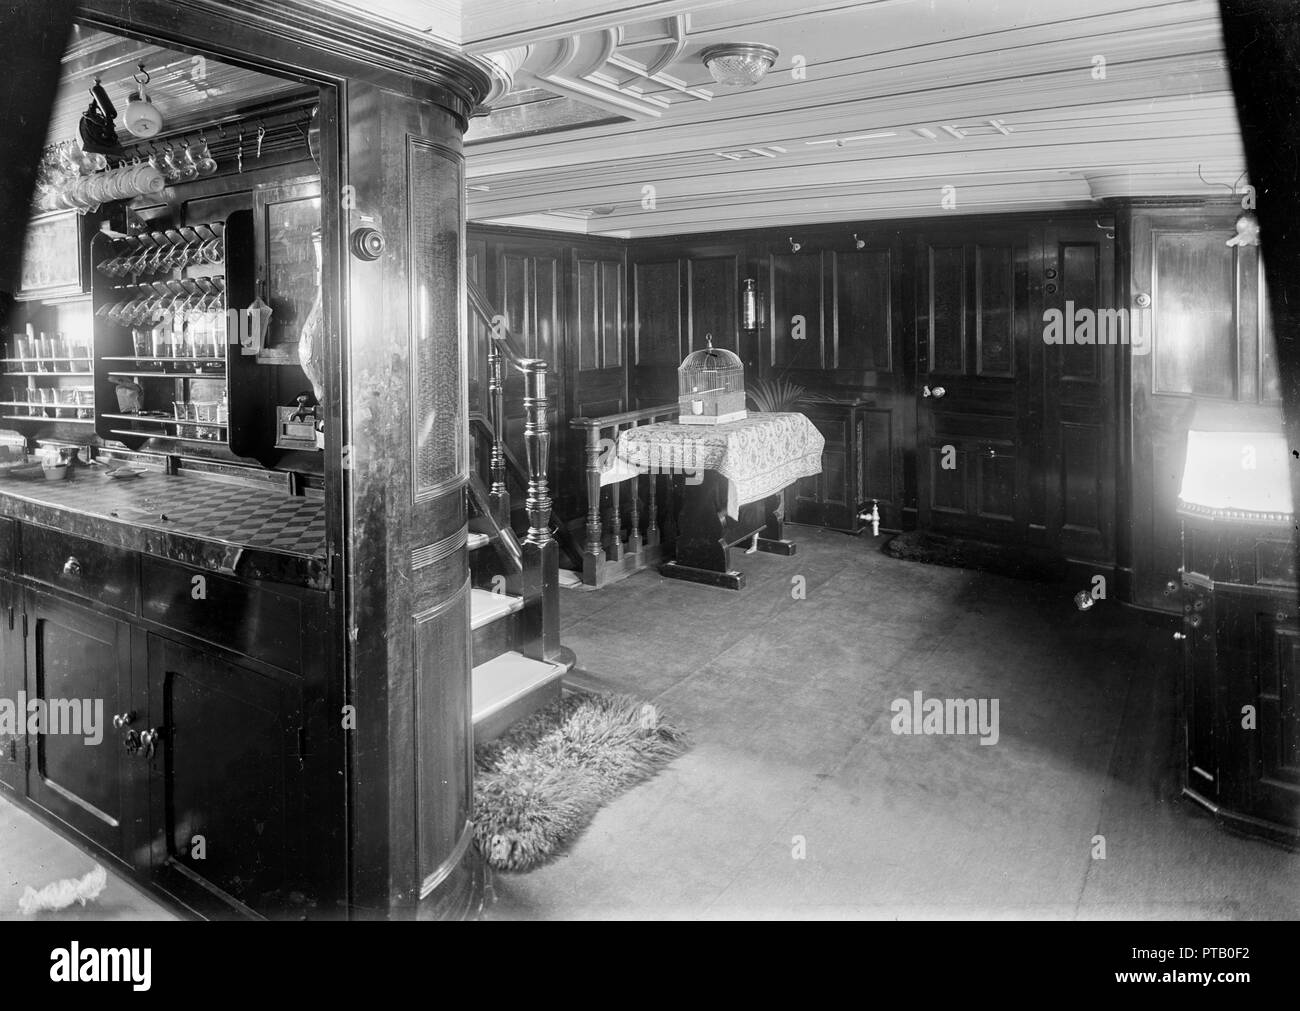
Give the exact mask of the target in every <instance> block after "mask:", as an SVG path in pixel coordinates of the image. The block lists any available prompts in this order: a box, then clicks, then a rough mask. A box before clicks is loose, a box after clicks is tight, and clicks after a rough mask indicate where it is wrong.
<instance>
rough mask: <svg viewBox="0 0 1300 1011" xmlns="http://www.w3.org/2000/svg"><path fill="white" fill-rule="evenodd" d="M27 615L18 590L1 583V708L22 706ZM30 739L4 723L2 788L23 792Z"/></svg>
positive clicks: (0, 759) (0, 728)
mask: <svg viewBox="0 0 1300 1011" xmlns="http://www.w3.org/2000/svg"><path fill="white" fill-rule="evenodd" d="M23 670H24V663H23V615H22V606H21V604H20V602H19V600H18V590H17V588H16V587H15V586H14V585H13V584H12V583H6V582H3V581H0V705H13V706H14V707H15V708H16V707H17V703H18V693H19V692H20V691H22V688H23ZM26 747H27V739H26V737H25V736H24V734H23V731H22V728H21V727H20V726H19V725H18V724H17V714H16V713H15V723H14V726H12V727H9V726H6V725H4V723H3V722H0V786H4V787H8V788H9V789H10V790H14V791H21V790H22V789H23V782H22V779H23V777H22V769H23V765H24V763H25V762H26Z"/></svg>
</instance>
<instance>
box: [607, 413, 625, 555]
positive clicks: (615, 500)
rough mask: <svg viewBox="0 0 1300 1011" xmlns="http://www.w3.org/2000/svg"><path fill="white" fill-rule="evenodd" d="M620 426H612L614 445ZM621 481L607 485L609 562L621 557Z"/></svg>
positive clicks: (616, 443)
mask: <svg viewBox="0 0 1300 1011" xmlns="http://www.w3.org/2000/svg"><path fill="white" fill-rule="evenodd" d="M620 431H621V428H620V427H619V426H618V425H615V426H614V445H615V446H617V445H618V435H619V432H620ZM622 487H623V482H622V481H615V482H614V483H613V484H611V485H610V486H609V499H610V502H611V504H612V508H611V510H610V525H609V547H608V549H606V554H607V555H608V556H609V560H610V561H611V562H617V561H620V560H621V559H622V558H623V503H622V498H621V490H622Z"/></svg>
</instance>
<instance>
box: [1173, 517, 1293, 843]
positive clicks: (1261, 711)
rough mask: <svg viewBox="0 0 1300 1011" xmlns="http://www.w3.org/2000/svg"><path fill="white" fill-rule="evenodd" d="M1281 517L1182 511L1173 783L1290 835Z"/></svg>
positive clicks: (1287, 582)
mask: <svg viewBox="0 0 1300 1011" xmlns="http://www.w3.org/2000/svg"><path fill="white" fill-rule="evenodd" d="M1289 534H1290V531H1289V530H1288V529H1287V528H1286V527H1281V528H1277V529H1267V528H1260V527H1259V526H1258V525H1257V526H1256V527H1255V528H1254V529H1252V528H1251V527H1250V526H1248V525H1242V524H1222V523H1219V524H1216V523H1213V522H1209V521H1200V520H1190V519H1188V520H1184V539H1185V540H1184V552H1183V565H1184V571H1183V573H1182V576H1181V592H1180V593H1173V594H1170V595H1169V599H1170V600H1171V601H1172V602H1173V603H1174V604H1175V606H1177V605H1179V604H1181V606H1182V611H1183V621H1182V626H1183V627H1182V630H1181V633H1180V634H1181V635H1182V636H1183V664H1184V668H1183V674H1184V680H1183V685H1184V687H1183V715H1184V728H1185V733H1186V752H1185V768H1184V788H1185V790H1186V792H1187V794H1188V795H1189V796H1191V797H1192V798H1193V799H1194V800H1196V801H1198V802H1199V803H1201V804H1204V805H1205V806H1206V807H1208V808H1209V809H1210V810H1211V811H1213V812H1214V813H1215V814H1216V815H1217V816H1218V817H1219V818H1220V819H1222V820H1223V821H1225V822H1227V823H1228V824H1230V825H1232V826H1233V827H1234V828H1236V829H1238V830H1239V831H1243V832H1248V833H1252V834H1256V835H1261V836H1263V837H1266V838H1270V839H1273V840H1276V841H1281V842H1284V843H1286V844H1288V845H1291V846H1295V845H1297V844H1300V614H1298V613H1297V609H1296V567H1295V566H1296V563H1295V553H1294V545H1293V544H1292V542H1291V539H1290V536H1289Z"/></svg>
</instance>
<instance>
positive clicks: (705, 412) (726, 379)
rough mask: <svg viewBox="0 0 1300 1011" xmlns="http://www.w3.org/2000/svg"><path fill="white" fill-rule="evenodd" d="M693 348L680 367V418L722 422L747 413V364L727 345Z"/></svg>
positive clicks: (691, 422) (699, 422)
mask: <svg viewBox="0 0 1300 1011" xmlns="http://www.w3.org/2000/svg"><path fill="white" fill-rule="evenodd" d="M707 341H708V346H707V347H705V348H701V349H700V350H699V351H692V352H691V353H690V354H689V355H687V356H686V358H685V360H683V362H682V364H681V365H680V366H678V368H677V402H678V405H679V406H680V407H681V414H680V415H679V416H678V419H677V420H678V421H680V422H681V423H682V424H683V425H721V424H724V423H725V422H728V421H740V420H741V419H742V418H744V417H747V415H748V412H747V411H746V410H745V366H744V365H743V364H741V361H740V359H739V358H737V357H736V356H735V355H734V354H732V353H731V352H730V351H728V350H726V348H715V347H714V346H713V338H712V337H711V336H710V337H708V338H707Z"/></svg>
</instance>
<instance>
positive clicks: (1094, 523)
mask: <svg viewBox="0 0 1300 1011" xmlns="http://www.w3.org/2000/svg"><path fill="white" fill-rule="evenodd" d="M1114 275H1115V267H1114V246H1113V243H1112V242H1111V240H1109V239H1107V238H1106V237H1105V235H1104V233H1103V231H1102V230H1101V229H1098V228H1097V227H1096V225H1095V224H1093V225H1092V226H1091V227H1090V226H1089V225H1086V224H1085V225H1051V226H1049V227H1048V228H1047V230H1046V234H1045V244H1044V258H1043V282H1044V283H1043V306H1044V308H1045V309H1054V310H1056V311H1059V312H1060V313H1061V314H1062V320H1063V321H1064V320H1065V319H1066V318H1067V315H1068V318H1069V321H1070V324H1071V326H1070V330H1069V333H1070V334H1071V336H1077V337H1083V336H1088V337H1090V338H1091V340H1092V343H1077V342H1076V343H1069V344H1063V345H1058V344H1052V345H1044V346H1041V354H1042V356H1043V357H1042V361H1043V368H1042V393H1041V398H1040V399H1039V391H1038V389H1037V388H1035V390H1034V395H1035V398H1036V399H1038V403H1037V404H1036V405H1035V411H1034V415H1035V417H1041V418H1042V419H1043V420H1042V424H1041V426H1040V430H1041V432H1042V437H1043V468H1042V469H1043V472H1044V482H1043V493H1042V494H1043V502H1042V509H1043V512H1042V514H1041V516H1042V519H1041V522H1042V523H1043V525H1044V540H1045V543H1047V544H1049V545H1051V546H1053V547H1055V548H1056V549H1058V550H1059V551H1060V552H1061V554H1063V555H1065V556H1066V557H1069V558H1075V559H1080V560H1089V561H1097V562H1102V563H1109V562H1110V561H1111V560H1113V559H1114V556H1115V522H1114V516H1115V488H1116V477H1115V468H1116V460H1117V448H1118V447H1117V439H1116V425H1115V417H1116V402H1115V390H1116V388H1117V382H1118V379H1117V377H1118V376H1119V375H1120V374H1121V373H1122V372H1123V369H1124V365H1125V363H1126V360H1127V358H1128V356H1129V354H1130V353H1131V347H1132V344H1131V341H1132V339H1133V334H1132V333H1130V332H1129V330H1130V325H1129V320H1128V319H1127V316H1126V314H1123V313H1118V312H1116V311H1115V285H1114ZM1089 323H1091V326H1090V327H1089ZM1089 331H1090V332H1089ZM1121 340H1127V341H1128V342H1130V343H1119V341H1121Z"/></svg>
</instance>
